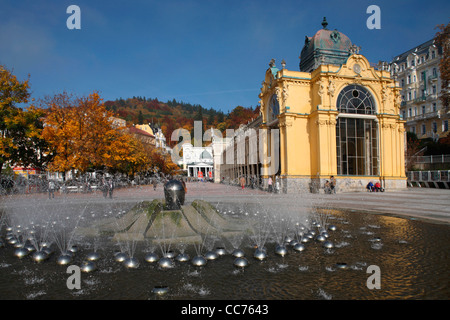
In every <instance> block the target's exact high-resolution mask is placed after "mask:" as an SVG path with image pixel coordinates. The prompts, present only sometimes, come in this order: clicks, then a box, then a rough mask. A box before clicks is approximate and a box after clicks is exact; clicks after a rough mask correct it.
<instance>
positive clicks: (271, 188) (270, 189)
mask: <svg viewBox="0 0 450 320" xmlns="http://www.w3.org/2000/svg"><path fill="white" fill-rule="evenodd" d="M268 185H269V192H273V180H272V177H269V181H268Z"/></svg>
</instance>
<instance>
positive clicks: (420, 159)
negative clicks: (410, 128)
mask: <svg viewBox="0 0 450 320" xmlns="http://www.w3.org/2000/svg"><path fill="white" fill-rule="evenodd" d="M415 160H416V161H415V162H416V163H449V162H450V154H440V155H434V156H417V157H415Z"/></svg>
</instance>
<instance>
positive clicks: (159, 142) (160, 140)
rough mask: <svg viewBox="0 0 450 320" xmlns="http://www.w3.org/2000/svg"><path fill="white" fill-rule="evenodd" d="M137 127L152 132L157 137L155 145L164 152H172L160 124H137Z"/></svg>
mask: <svg viewBox="0 0 450 320" xmlns="http://www.w3.org/2000/svg"><path fill="white" fill-rule="evenodd" d="M135 127H136V128H138V129H140V130H143V131H145V132H147V133H149V134H151V135H152V136H153V137H154V139H155V144H154V145H155V147H156V148H157V149H160V150H161V151H162V152H163V153H169V154H170V153H172V149H171V148H170V147H169V146H168V145H167V143H166V137H165V136H164V133H163V132H162V130H161V128H160V127H159V126H158V125H156V124H154V123H149V124H141V125H140V124H137V125H135Z"/></svg>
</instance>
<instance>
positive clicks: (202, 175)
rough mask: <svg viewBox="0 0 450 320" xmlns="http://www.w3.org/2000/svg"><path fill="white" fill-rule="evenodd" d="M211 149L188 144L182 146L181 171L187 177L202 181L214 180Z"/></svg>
mask: <svg viewBox="0 0 450 320" xmlns="http://www.w3.org/2000/svg"><path fill="white" fill-rule="evenodd" d="M212 153H213V149H212V147H194V146H193V145H192V144H190V143H184V144H183V170H185V171H186V172H187V176H188V177H193V178H199V179H202V180H213V179H214V161H213V156H212Z"/></svg>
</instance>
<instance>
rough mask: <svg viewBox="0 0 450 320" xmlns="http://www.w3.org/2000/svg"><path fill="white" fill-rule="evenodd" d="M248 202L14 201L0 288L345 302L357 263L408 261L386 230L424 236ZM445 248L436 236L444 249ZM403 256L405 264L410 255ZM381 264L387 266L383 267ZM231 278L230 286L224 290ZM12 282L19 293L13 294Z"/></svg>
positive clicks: (358, 272) (332, 214)
mask: <svg viewBox="0 0 450 320" xmlns="http://www.w3.org/2000/svg"><path fill="white" fill-rule="evenodd" d="M204 186H205V188H207V187H208V185H207V184H205V185H204ZM251 200H253V202H251V201H249V204H243V203H235V202H238V201H239V199H230V200H228V203H226V202H218V201H211V202H208V201H205V200H204V199H196V200H192V201H189V202H187V203H184V202H183V204H181V202H180V203H179V204H180V206H179V208H178V209H171V210H169V208H168V207H166V201H165V200H163V199H155V200H151V201H141V202H137V203H136V202H133V203H132V202H125V201H124V202H123V203H120V202H119V201H117V202H116V203H109V202H105V201H103V199H102V201H103V202H99V203H100V204H95V203H90V202H86V201H79V202H73V203H66V202H63V203H64V205H61V204H60V205H59V206H57V205H51V203H50V202H47V201H45V202H44V201H43V202H39V201H37V203H33V205H28V204H27V203H26V202H25V201H23V202H22V203H20V202H18V203H17V202H16V203H14V206H17V208H16V207H14V206H11V207H9V208H8V210H6V209H3V210H4V211H5V212H7V214H1V215H0V218H1V219H0V236H1V237H3V238H2V239H1V240H0V250H2V251H3V252H2V255H0V259H1V261H0V268H2V273H1V274H3V277H2V282H3V283H7V286H10V287H11V288H15V289H11V291H13V293H12V295H13V296H17V297H22V298H27V297H26V296H25V297H24V296H20V294H21V293H20V292H23V291H24V292H27V293H28V295H29V297H30V295H32V294H34V293H35V292H33V291H32V290H33V288H39V289H41V290H40V291H42V292H44V291H45V293H42V294H43V296H44V298H50V299H53V298H56V299H58V298H62V299H66V298H67V299H73V298H74V297H81V298H89V299H90V298H93V299H95V298H96V297H104V292H111V293H109V294H110V295H111V297H112V298H118V297H119V296H118V294H116V293H115V292H119V291H120V290H111V288H117V287H118V286H122V285H123V281H121V279H120V277H121V275H123V273H122V272H124V273H125V274H124V277H126V279H127V282H130V283H131V284H132V285H133V289H132V290H130V297H131V298H142V297H145V298H151V297H156V298H162V297H161V296H164V299H185V298H187V299H197V298H199V299H205V298H210V299H215V298H216V297H219V298H223V297H225V298H227V299H228V298H230V299H266V298H270V299H304V298H308V299H317V298H320V297H321V296H320V295H317V292H318V291H320V292H325V293H327V294H328V293H332V295H331V294H330V296H333V297H338V298H340V297H344V298H347V297H351V295H350V293H348V294H347V291H352V290H353V291H352V292H355V291H357V292H361V290H360V287H358V285H359V286H361V281H363V282H362V283H365V282H364V281H365V279H367V275H366V273H365V270H366V268H367V266H368V265H369V264H378V263H379V264H383V261H385V260H384V258H385V257H386V256H388V257H389V258H390V259H395V256H396V255H395V254H392V252H396V254H408V252H409V249H411V246H412V245H411V244H412V243H414V248H416V247H417V246H418V244H417V242H416V240H415V239H412V238H406V239H395V238H394V240H395V241H393V237H395V236H397V235H398V233H395V232H390V231H391V229H389V228H392V225H395V223H397V224H399V225H400V226H401V228H404V229H405V230H408V231H409V232H410V229H408V228H411V226H413V227H414V228H417V230H420V231H421V232H422V231H423V230H425V231H426V230H427V229H426V228H424V229H423V228H422V225H421V224H420V223H419V222H416V221H414V222H411V221H408V224H404V225H402V224H401V221H400V222H398V221H397V220H395V223H394V222H392V221H393V219H394V218H392V217H391V218H389V219H391V220H389V221H388V223H385V224H383V222H380V221H383V219H384V217H383V216H381V215H379V216H369V218H367V216H366V215H364V217H366V218H364V219H363V218H361V216H363V214H358V215H355V214H351V213H348V212H341V211H334V210H332V209H330V208H327V207H325V208H323V207H322V208H318V207H313V208H308V210H305V211H301V210H299V209H298V208H297V207H295V208H290V209H288V208H285V207H282V208H278V207H277V206H276V204H273V205H271V204H269V203H264V202H263V200H261V202H259V200H258V201H256V200H254V199H251ZM61 201H62V200H61ZM212 203H215V205H212ZM116 206H117V207H116ZM88 209H89V210H88ZM0 210H2V209H0ZM41 212H46V214H43V213H41ZM88 212H90V214H88ZM116 212H119V214H116ZM103 213H105V214H103ZM94 215H95V217H94ZM332 220H333V221H332ZM331 221H332V222H333V224H331V223H330V222H331ZM380 225H381V226H382V227H379V226H380ZM361 226H363V227H365V228H366V229H361V228H360V227H361ZM377 226H378V227H377ZM5 227H6V228H5ZM355 230H356V231H355ZM361 230H363V231H364V233H362V232H361ZM399 230H400V227H399ZM401 230H403V229H401ZM414 230H416V229H414ZM439 230H441V229H439ZM369 231H370V232H369ZM444 231H448V229H445V228H444V227H442V231H439V232H437V235H439V236H440V237H441V238H442V237H444V238H445V237H446V233H445V232H444ZM412 232H413V233H414V232H416V231H412ZM424 234H426V235H427V238H428V239H433V238H434V237H437V235H434V233H431V232H424ZM407 236H409V234H408V233H406V235H405V237H407ZM418 239H422V236H420V237H418ZM388 243H389V246H388V245H387V244H388ZM381 244H384V247H383V246H381ZM447 247H448V244H447V242H445V241H444V249H445V248H447ZM98 249H101V251H100V253H101V254H100V253H99V252H98ZM395 250H398V251H395ZM427 250H428V249H427ZM3 253H8V254H3ZM246 253H247V254H248V257H250V258H246ZM438 256H439V254H438ZM10 257H11V259H10ZM280 257H282V258H280ZM427 258H429V257H427ZM251 259H254V261H256V262H253V263H251ZM411 259H413V261H415V260H414V259H417V255H413V256H412V257H411ZM18 260H20V261H18ZM249 260H250V262H249ZM114 261H117V264H116V263H114ZM140 261H141V262H142V261H145V262H146V263H140ZM188 261H189V263H185V262H188ZM259 261H261V262H259ZM434 261H436V260H434ZM421 263H422V264H423V263H426V262H424V261H422V262H421ZM73 264H75V265H79V266H80V270H81V271H82V272H83V275H82V277H86V278H84V279H83V282H82V286H83V289H85V288H87V290H81V291H79V292H78V293H74V291H70V290H69V289H65V287H64V282H63V285H61V278H63V280H65V279H66V278H67V277H68V275H65V267H64V266H69V265H73ZM11 265H13V266H14V267H13V268H14V271H12V269H13V268H11V267H10V266H11ZM61 266H62V268H61ZM381 267H382V270H385V269H384V268H386V270H389V269H388V268H389V265H386V264H384V265H381ZM319 268H325V270H327V271H328V272H325V273H320V274H321V277H323V281H321V282H320V287H318V284H317V283H318V282H317V281H315V279H314V275H315V274H316V273H317V272H320V269H319ZM429 268H431V269H432V270H436V272H434V274H444V275H446V271H445V270H443V269H442V268H440V267H438V266H433V265H431V266H429ZM8 270H11V272H8ZM47 270H48V272H43V271H47ZM243 270H245V272H243ZM341 270H347V271H345V272H344V271H342V272H341ZM391 271H392V270H391ZM386 272H388V271H386ZM87 273H89V276H88V275H86V274H87ZM161 273H164V275H163V276H161ZM28 274H30V275H29V276H28ZM41 274H43V275H42V276H41ZM46 274H48V275H51V276H47V275H46ZM54 275H56V276H54ZM447 275H448V272H447ZM394 276H395V275H394ZM419 276H420V275H419ZM21 277H23V279H21ZM64 277H66V278H64ZM9 278H11V280H10V279H9ZM335 278H337V280H336V279H335ZM441 278H442V277H441ZM156 279H157V280H156ZM161 279H162V280H161ZM241 279H242V280H241ZM260 279H264V281H260ZM286 279H292V281H286ZM144 280H145V281H144ZM231 280H232V281H233V288H232V289H231V288H229V286H227V284H229V283H230V281H231ZM41 281H42V282H41ZM160 281H161V282H162V283H158V282H160ZM24 282H25V284H26V285H25V286H24ZM336 282H339V283H344V284H345V287H346V289H345V290H341V289H339V288H336V287H334V286H333V283H336ZM356 282H357V283H356ZM27 283H33V285H30V284H27ZM41 283H45V286H44V285H43V284H41ZM248 283H251V284H252V286H248ZM311 283H313V284H311ZM355 283H356V284H355ZM39 284H41V285H39ZM17 286H19V287H20V288H21V289H20V290H16V289H17ZM281 286H282V289H279V287H281ZM388 286H389V285H386V287H388ZM61 287H63V289H58V288H61ZM22 288H24V290H22ZM46 288H49V289H48V290H47V289H46ZM55 288H56V289H55ZM169 288H170V290H169ZM268 288H270V290H268ZM349 288H356V289H349ZM358 288H359V289H358ZM383 290H386V288H383ZM40 291H39V292H40ZM391 292H393V290H391ZM441 292H444V295H445V294H446V293H445V292H446V291H445V290H444V291H441ZM9 294H11V293H9ZM102 294H103V295H102ZM152 294H153V296H152ZM361 294H362V295H363V297H364V298H365V297H369V298H370V295H369V294H366V295H364V292H362V293H361ZM371 294H373V292H372V293H371ZM381 294H383V293H381ZM149 295H150V296H149ZM29 297H28V298H29ZM33 297H35V296H33ZM394 297H395V295H394Z"/></svg>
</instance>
